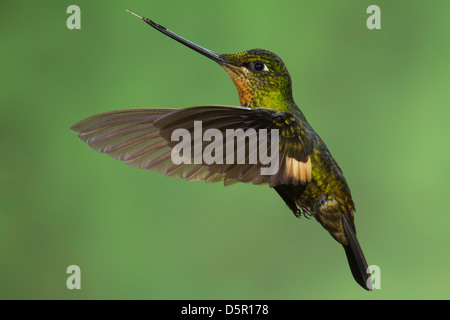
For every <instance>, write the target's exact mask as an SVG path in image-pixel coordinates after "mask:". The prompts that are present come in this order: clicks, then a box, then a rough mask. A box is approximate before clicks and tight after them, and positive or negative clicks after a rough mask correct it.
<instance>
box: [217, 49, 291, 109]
mask: <svg viewBox="0 0 450 320" xmlns="http://www.w3.org/2000/svg"><path fill="white" fill-rule="evenodd" d="M219 57H220V59H221V60H223V61H220V60H218V61H217V62H218V63H219V64H220V65H221V66H222V67H223V68H224V69H225V70H226V71H227V73H228V74H229V75H230V76H231V79H232V80H233V82H234V84H235V85H236V88H237V90H238V94H239V100H240V103H241V105H242V106H244V107H261V106H264V107H266V108H267V107H271V109H278V108H281V107H283V106H285V105H286V104H292V103H293V98H292V85H291V77H290V75H289V72H288V70H287V68H286V66H285V65H284V63H283V61H282V60H281V58H280V57H278V56H277V55H276V54H275V53H273V52H270V51H267V50H263V49H251V50H248V51H244V52H241V53H235V54H221V55H219Z"/></svg>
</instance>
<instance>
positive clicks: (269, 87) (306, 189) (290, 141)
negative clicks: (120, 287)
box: [71, 10, 373, 291]
mask: <svg viewBox="0 0 450 320" xmlns="http://www.w3.org/2000/svg"><path fill="white" fill-rule="evenodd" d="M127 11H128V12H130V13H131V14H133V15H135V16H136V17H138V18H140V19H142V20H143V21H144V22H146V23H147V24H148V25H150V26H152V27H153V28H155V29H156V30H158V31H160V32H161V33H163V34H165V35H166V36H168V37H170V38H172V39H174V40H176V41H178V42H179V43H181V44H183V45H185V46H187V47H189V48H191V49H193V50H195V51H197V52H198V53H200V54H202V55H203V56H205V57H207V58H209V59H211V60H213V61H215V62H216V63H218V64H219V65H220V66H221V67H223V68H224V69H225V71H226V72H227V73H228V75H229V76H230V77H231V79H232V81H233V83H234V85H235V86H236V88H237V91H238V95H239V102H240V106H217V105H209V106H196V107H189V108H184V109H152V108H144V109H127V110H119V111H112V112H106V113H102V114H98V115H94V116H91V117H89V118H86V119H84V120H81V121H80V122H78V123H76V124H75V125H73V126H72V128H71V129H72V130H73V131H75V132H77V133H78V137H79V138H80V139H81V140H82V141H84V142H87V143H88V144H89V146H90V147H91V148H92V149H94V150H96V151H99V152H102V153H106V154H108V155H110V156H112V157H114V158H116V159H119V160H122V161H124V162H125V163H126V164H128V165H130V166H134V167H138V168H144V169H148V170H151V171H156V172H162V173H165V174H166V175H167V176H169V177H175V178H183V179H187V180H189V181H206V182H221V181H223V182H224V184H225V185H231V184H234V183H237V182H244V183H251V184H254V185H268V186H269V187H270V188H273V189H275V191H276V192H277V193H278V195H279V196H280V197H281V198H282V200H283V201H284V202H285V204H286V205H287V207H288V208H289V209H290V210H291V211H292V212H293V213H294V215H295V216H296V217H301V216H305V217H314V218H315V219H316V220H317V221H318V222H319V223H320V224H321V225H322V226H323V227H324V228H325V229H326V230H327V231H328V232H329V233H330V235H331V236H332V237H333V238H334V239H335V240H336V241H337V242H339V243H340V244H341V245H342V247H343V248H344V251H345V254H346V257H347V260H348V263H349V266H350V270H351V272H352V275H353V277H354V279H355V280H356V282H357V283H358V284H359V285H360V286H361V287H362V288H364V289H366V290H369V291H370V290H372V289H373V285H372V280H371V275H370V273H369V269H368V265H367V262H366V259H365V257H364V254H363V251H362V249H361V246H360V244H359V242H358V239H357V237H356V229H355V223H354V212H355V204H354V202H353V200H352V196H351V193H350V188H349V186H348V184H347V182H346V179H345V177H344V174H343V172H342V170H341V168H340V167H339V165H338V164H337V162H336V161H335V159H334V158H333V156H332V155H331V153H330V151H329V150H328V148H327V146H326V145H325V143H324V142H323V140H322V139H321V138H320V137H319V135H318V134H317V133H316V132H315V131H314V129H313V128H312V127H311V125H310V124H309V123H308V121H307V120H306V117H305V116H304V114H303V113H302V111H301V110H300V109H299V107H298V106H297V104H296V103H295V102H294V99H293V95H292V82H291V77H290V75H289V72H288V70H287V68H286V66H285V64H284V63H283V61H282V60H281V58H280V57H278V56H277V55H276V54H274V53H273V52H270V51H268V50H263V49H251V50H247V51H244V52H241V53H233V54H218V53H216V52H214V51H211V50H209V49H206V48H204V47H201V46H199V45H197V44H195V43H193V42H191V41H189V40H187V39H185V38H183V37H181V36H179V35H178V34H176V33H174V32H172V31H170V30H168V29H166V28H165V27H163V26H162V25H160V24H158V23H156V22H154V21H152V20H150V19H148V18H145V17H142V16H140V15H138V14H137V13H135V12H133V11H130V10H127ZM194 121H201V122H202V124H203V126H202V130H203V132H205V131H206V130H208V129H211V128H214V129H217V130H219V131H220V132H222V133H223V134H224V135H225V132H226V130H228V129H250V128H252V129H255V130H258V129H278V130H279V132H280V133H281V134H280V136H279V155H278V156H279V169H278V171H277V172H276V173H275V174H272V175H262V174H261V172H260V169H261V167H262V166H263V164H262V163H260V162H257V163H253V164H250V163H247V162H245V163H244V164H242V163H241V164H236V163H224V162H219V161H218V162H217V163H205V162H204V161H203V162H200V163H198V162H197V163H196V162H194V163H192V162H181V163H174V162H173V160H172V157H171V155H172V150H173V148H174V142H173V141H172V140H171V135H172V133H173V132H174V130H175V129H177V128H183V129H185V130H187V131H188V132H193V130H194V125H193V122H194ZM267 139H270V138H267ZM247 144H248V143H247ZM206 145H207V144H206V143H202V144H201V148H203V149H204V148H206ZM246 148H249V146H248V145H246ZM271 151H274V150H271ZM249 153H251V152H250V151H249ZM245 159H246V160H248V159H249V155H247V156H246V158H245Z"/></svg>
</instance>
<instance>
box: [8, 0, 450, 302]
mask: <svg viewBox="0 0 450 320" xmlns="http://www.w3.org/2000/svg"><path fill="white" fill-rule="evenodd" d="M71 4H76V5H78V6H80V8H81V30H68V29H67V27H66V20H67V18H68V17H69V14H67V13H66V9H67V7H68V6H69V5H71ZM371 4H377V5H379V6H380V8H381V19H382V21H381V26H382V29H381V30H373V31H371V30H368V29H367V27H366V19H367V18H368V17H369V15H368V14H367V13H366V9H367V7H368V6H369V5H371ZM126 8H129V9H131V10H134V11H136V12H138V13H140V14H142V15H144V16H147V17H150V18H151V19H154V20H155V21H157V22H159V23H161V24H162V25H164V26H166V27H168V28H169V29H171V30H173V31H175V32H177V33H179V34H181V35H183V36H185V37H186V38H188V39H190V40H192V41H194V42H197V43H198V44H200V45H203V46H205V47H207V48H210V49H211V50H214V51H216V52H220V53H233V52H240V51H244V50H246V49H250V48H265V49H268V50H271V51H274V52H275V53H277V54H278V55H279V56H281V57H282V58H283V60H284V62H285V63H286V65H287V67H288V69H289V71H290V73H291V76H292V80H293V90H294V96H295V100H296V102H297V104H298V105H299V106H301V108H302V110H303V112H304V113H305V115H306V117H307V118H308V120H309V122H310V123H311V125H312V126H313V127H314V128H315V130H316V131H317V132H318V133H319V134H320V135H321V137H322V138H323V139H324V140H325V141H326V143H327V145H328V147H329V148H330V150H331V152H332V153H333V155H334V157H335V158H336V159H337V161H338V162H339V164H340V166H341V167H342V169H343V171H344V173H345V176H346V178H347V181H348V182H349V185H350V187H351V190H352V194H353V198H354V200H355V202H356V207H357V212H356V225H357V229H358V236H359V239H360V242H361V245H362V247H363V249H364V252H365V254H366V257H367V259H368V262H369V264H375V265H378V266H380V268H381V289H380V290H375V291H374V292H372V293H367V292H365V291H364V290H362V289H361V288H360V287H359V286H358V285H357V284H356V283H355V282H354V281H353V278H352V276H351V273H350V271H349V268H348V265H347V261H346V258H345V254H344V251H343V250H342V248H341V247H340V245H339V244H338V243H337V242H335V241H334V240H333V239H332V238H331V237H330V236H329V234H328V233H327V232H326V231H325V230H324V229H323V228H322V227H321V226H320V225H319V224H318V223H317V222H316V221H315V220H314V219H312V220H307V219H304V218H302V219H296V218H295V217H294V215H293V214H292V213H291V212H290V211H289V210H288V208H287V207H286V206H285V204H284V203H283V201H282V200H281V198H279V196H278V195H277V194H276V192H274V190H270V189H269V188H268V187H256V186H252V185H244V184H238V185H234V186H231V187H224V186H223V185H222V184H206V183H204V182H197V183H189V182H187V181H184V180H176V179H169V178H167V177H165V176H164V175H162V174H157V173H153V172H149V171H144V170H139V169H135V168H132V167H128V166H126V165H124V164H123V163H122V162H120V161H117V160H114V159H112V158H110V157H108V156H106V155H103V154H100V153H97V152H95V151H93V150H91V149H89V148H88V146H87V145H86V144H84V143H82V142H81V141H79V140H78V139H77V136H76V134H75V133H73V132H72V131H70V130H69V128H70V126H71V125H72V124H74V123H75V122H77V121H79V120H81V119H83V118H85V117H88V116H91V115H93V114H97V113H101V112H106V111H111V110H116V109H126V108H138V107H173V108H181V107H188V106H195V105H203V104H222V105H238V103H239V101H238V98H237V93H236V89H235V87H234V85H233V83H232V82H231V80H230V79H229V77H228V75H227V74H226V73H225V72H224V71H223V70H222V69H221V68H220V67H219V66H218V65H216V64H215V63H214V62H212V61H210V60H208V59H206V58H204V57H202V56H201V55H199V54H198V53H196V52H193V51H191V50H189V49H187V48H185V47H183V46H181V45H180V44H178V43H176V42H175V41H173V40H171V39H169V38H167V37H165V36H163V35H162V34H160V33H158V32H157V31H155V30H153V29H152V28H150V27H149V26H147V25H146V24H145V23H143V22H142V21H140V20H138V19H137V18H136V17H134V16H132V15H131V14H129V13H127V12H125V9H126ZM449 11H450V2H448V1H443V0H442V1H435V2H433V4H432V5H431V4H428V3H425V2H424V1H395V2H394V1H361V0H345V1H339V2H337V1H332V0H327V1H325V0H322V1H310V0H309V1H296V2H295V4H294V2H293V1H245V2H243V1H231V0H230V1H216V2H211V1H193V2H188V1H181V0H180V1H81V0H79V1H58V2H55V1H2V2H1V4H0V38H1V40H0V41H1V44H2V46H1V50H0V58H1V59H0V61H1V74H2V76H1V77H0V102H1V107H0V122H1V126H0V147H1V157H0V257H1V258H0V298H2V299H81V298H85V299H122V298H123V299H316V298H323V299H334V298H337V299H347V298H354V299H431V298H437V299H449V298H450V285H449V284H450V268H449V264H450V256H449V244H450V241H449V240H450V236H449V231H448V228H449V226H450V224H449V222H450V218H449V217H450V214H449V212H448V210H449V204H450V203H449V194H448V192H449V186H448V179H449V173H450V172H449V164H450V153H449V137H450V134H449V133H450V132H449V124H448V121H449V116H450V112H449V101H450V90H449V84H450V81H449V74H450V68H449V57H450V50H449V49H450V35H449V31H450V28H449V27H448V12H449ZM72 264H76V265H78V266H80V268H81V290H68V289H67V288H66V279H67V277H68V275H67V274H66V268H67V267H68V266H69V265H72Z"/></svg>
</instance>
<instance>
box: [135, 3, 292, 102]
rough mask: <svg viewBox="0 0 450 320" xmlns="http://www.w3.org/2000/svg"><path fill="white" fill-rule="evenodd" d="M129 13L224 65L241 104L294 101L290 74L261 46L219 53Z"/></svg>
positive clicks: (279, 60) (272, 54) (275, 56)
mask: <svg viewBox="0 0 450 320" xmlns="http://www.w3.org/2000/svg"><path fill="white" fill-rule="evenodd" d="M127 11H129V10H127ZM129 12H130V13H132V14H134V15H135V16H137V17H139V18H140V19H142V20H144V21H145V22H146V23H147V24H149V25H150V26H152V27H153V28H155V29H156V30H158V31H160V32H162V33H164V34H165V35H166V36H168V37H170V38H172V39H174V40H176V41H178V42H180V43H182V44H183V45H185V46H187V47H189V48H191V49H193V50H195V51H197V52H198V53H200V54H202V55H204V56H205V57H208V58H210V59H211V60H214V61H216V62H217V63H218V64H220V65H221V66H222V67H223V68H225V70H226V71H227V72H228V74H229V75H230V76H231V79H232V80H233V82H234V84H235V85H236V88H237V90H238V94H239V100H240V103H241V105H242V106H244V107H262V106H264V107H265V108H271V109H275V110H277V109H278V110H283V109H285V107H289V106H290V105H292V104H293V103H294V101H293V98H292V87H291V77H290V76H289V72H288V71H287V69H286V67H285V65H284V63H283V61H282V60H281V59H280V57H278V56H277V55H276V54H274V53H272V52H270V51H267V50H263V49H252V50H248V51H244V52H241V53H235V54H218V53H216V52H214V51H211V50H209V49H206V48H204V47H201V46H199V45H197V44H195V43H193V42H191V41H189V40H187V39H185V38H183V37H181V36H179V35H177V34H176V33H174V32H172V31H170V30H168V29H166V28H165V27H163V26H162V25H160V24H158V23H156V22H154V21H152V20H150V19H148V18H145V17H142V16H140V15H138V14H137V13H134V12H132V11H129Z"/></svg>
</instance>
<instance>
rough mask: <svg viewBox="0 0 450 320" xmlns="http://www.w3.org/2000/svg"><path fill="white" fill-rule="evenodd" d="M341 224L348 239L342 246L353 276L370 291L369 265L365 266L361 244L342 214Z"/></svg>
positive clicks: (371, 286)
mask: <svg viewBox="0 0 450 320" xmlns="http://www.w3.org/2000/svg"><path fill="white" fill-rule="evenodd" d="M342 224H343V226H344V232H345V235H346V236H347V240H348V245H343V247H344V249H345V254H346V255H347V260H348V264H349V265H350V270H351V271H352V275H353V278H355V280H356V282H358V284H359V285H360V286H361V287H363V288H364V289H366V290H368V291H371V290H372V289H373V285H372V278H371V277H370V273H369V267H368V266H367V262H366V259H365V258H364V254H363V252H362V249H361V246H360V245H359V242H358V239H357V238H356V233H355V229H354V228H352V226H351V225H350V223H349V222H348V220H347V218H346V217H345V215H342Z"/></svg>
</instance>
